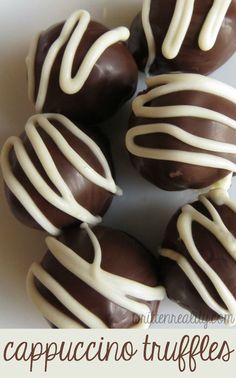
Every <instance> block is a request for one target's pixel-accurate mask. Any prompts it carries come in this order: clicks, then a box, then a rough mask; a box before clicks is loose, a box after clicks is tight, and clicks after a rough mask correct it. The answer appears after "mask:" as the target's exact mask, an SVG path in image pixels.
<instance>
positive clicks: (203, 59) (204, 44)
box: [129, 0, 236, 74]
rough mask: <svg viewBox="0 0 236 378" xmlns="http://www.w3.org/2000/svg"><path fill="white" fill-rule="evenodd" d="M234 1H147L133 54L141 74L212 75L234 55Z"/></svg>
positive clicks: (135, 30)
mask: <svg viewBox="0 0 236 378" xmlns="http://www.w3.org/2000/svg"><path fill="white" fill-rule="evenodd" d="M235 40H236V0H222V1H218V0H204V1H202V0H144V1H143V9H142V12H141V13H139V14H138V15H137V17H136V18H135V19H134V21H133V24H132V26H131V36H130V39H129V49H130V51H131V53H132V54H133V56H134V58H135V60H136V62H137V64H138V67H139V68H140V69H141V70H142V71H146V72H147V73H148V72H150V73H151V74H157V73H160V72H161V71H162V72H164V71H185V72H195V73H200V74H208V73H210V72H213V71H214V70H216V69H217V68H218V67H220V66H222V65H223V64H224V63H225V62H226V61H227V60H228V59H229V58H230V57H231V56H232V55H233V53H234V52H235V51H236V43H235Z"/></svg>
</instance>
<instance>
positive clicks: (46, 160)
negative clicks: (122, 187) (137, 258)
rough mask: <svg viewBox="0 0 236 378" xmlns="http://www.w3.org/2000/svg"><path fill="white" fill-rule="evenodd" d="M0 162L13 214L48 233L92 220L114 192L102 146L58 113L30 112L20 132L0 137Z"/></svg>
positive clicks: (106, 206)
mask: <svg viewBox="0 0 236 378" xmlns="http://www.w3.org/2000/svg"><path fill="white" fill-rule="evenodd" d="M90 134H91V133H90ZM95 135H96V136H97V137H98V134H97V133H93V136H95ZM99 140H100V141H101V140H102V139H101V137H100V138H99ZM1 168H2V173H3V177H4V180H5V183H6V194H7V199H8V202H9V204H10V207H11V209H12V211H13V213H14V214H15V216H16V217H17V218H18V219H19V220H20V221H22V222H23V223H24V224H26V225H28V226H30V227H34V228H39V229H44V230H46V231H47V232H48V233H50V234H54V235H56V234H58V233H59V231H60V229H62V228H63V227H66V226H69V225H70V224H73V223H75V222H80V223H81V222H88V223H90V224H96V223H98V222H99V221H100V220H101V219H100V217H99V215H103V214H104V213H105V211H106V210H107V208H108V207H109V205H110V203H111V200H112V197H113V194H119V188H117V187H116V185H115V182H114V180H113V178H112V175H111V171H110V168H109V165H108V162H107V160H106V158H105V156H104V154H103V153H102V150H101V149H100V148H99V147H98V145H97V144H96V143H95V142H94V141H93V140H92V139H91V138H90V137H89V136H88V135H87V134H85V133H84V132H83V131H82V130H80V129H79V128H78V127H77V126H76V125H75V124H74V123H72V122H71V121H70V120H69V119H67V118H66V117H65V116H62V115H60V114H45V115H43V114H39V115H34V116H33V117H31V118H30V119H29V121H28V122H27V124H26V127H25V131H24V132H23V134H22V135H21V137H20V138H18V137H11V138H9V139H8V140H7V142H6V143H5V145H4V147H3V149H2V152H1Z"/></svg>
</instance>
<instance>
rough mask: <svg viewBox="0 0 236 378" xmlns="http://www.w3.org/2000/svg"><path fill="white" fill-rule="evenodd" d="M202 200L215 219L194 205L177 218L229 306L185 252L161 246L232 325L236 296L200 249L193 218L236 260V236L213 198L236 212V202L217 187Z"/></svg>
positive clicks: (198, 260)
mask: <svg viewBox="0 0 236 378" xmlns="http://www.w3.org/2000/svg"><path fill="white" fill-rule="evenodd" d="M199 201H200V202H201V203H202V204H203V205H204V206H205V207H206V209H207V210H208V212H209V213H210V215H211V217H212V220H211V219H209V218H208V217H206V216H205V215H203V214H202V213H201V212H199V211H197V210H196V209H194V207H193V206H191V205H186V206H184V207H183V209H182V212H181V214H180V216H179V218H178V221H177V229H178V233H179V238H180V239H181V240H182V241H183V243H184V244H185V246H186V249H187V251H188V252H189V254H190V256H191V257H192V258H193V260H194V261H195V262H196V264H197V265H198V266H199V267H200V268H201V270H202V271H203V272H204V273H205V274H206V275H207V277H208V278H209V279H210V281H211V282H212V284H213V285H214V287H215V289H216V291H217V292H218V294H219V296H220V298H221V299H222V301H223V302H224V304H225V308H223V307H222V306H220V305H219V304H218V303H217V302H216V301H215V299H214V298H213V297H212V296H211V295H210V293H209V292H208V290H207V288H206V287H205V286H204V284H203V282H202V281H201V279H200V278H199V276H198V275H197V273H196V272H195V270H194V269H193V267H192V266H191V264H190V263H189V262H188V260H187V259H186V258H185V257H184V256H182V255H181V254H180V253H178V252H176V251H173V250H170V249H165V248H163V249H161V251H160V254H161V255H162V256H164V257H166V258H169V259H171V260H173V261H176V263H177V264H178V265H179V266H180V268H181V269H182V270H183V271H184V273H185V274H186V275H187V277H188V278H189V280H190V281H191V282H192V284H193V285H194V287H195V288H196V290H197V291H198V293H199V295H200V296H201V298H202V299H203V301H204V302H205V303H206V304H207V305H208V306H209V307H210V308H211V309H212V310H213V311H215V312H216V313H217V314H219V315H220V316H222V317H224V318H225V321H226V323H228V324H229V325H234V324H236V299H235V298H234V296H233V294H232V293H231V292H230V290H229V289H228V287H227V286H226V285H225V284H224V282H223V281H222V279H221V278H220V277H219V275H218V274H217V273H216V272H215V271H214V270H213V269H212V268H211V267H210V265H209V264H208V263H207V262H206V261H205V259H204V258H203V257H202V256H201V254H200V252H199V251H198V249H197V247H196V244H195V242H194V238H193V234H192V224H193V222H197V223H198V224H200V225H201V226H203V227H204V228H205V229H207V230H208V231H209V232H210V233H211V234H212V235H214V236H215V238H216V239H217V240H218V241H219V242H220V244H221V245H222V246H223V247H224V248H225V253H228V254H229V255H230V256H231V257H232V258H233V259H234V261H236V239H235V237H234V236H233V235H232V234H231V233H230V231H229V230H228V229H227V228H226V226H225V225H224V223H223V221H222V219H221V217H220V215H219V213H218V212H217V210H216V209H215V207H214V206H213V204H212V203H211V202H213V203H215V204H216V205H218V206H221V205H226V206H228V207H229V208H230V209H231V210H232V211H233V212H234V213H236V204H235V203H233V202H232V201H231V200H230V198H229V195H228V193H227V192H226V191H224V190H221V189H215V190H213V191H210V192H209V193H208V194H207V195H202V196H200V197H199Z"/></svg>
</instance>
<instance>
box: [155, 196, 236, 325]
mask: <svg viewBox="0 0 236 378" xmlns="http://www.w3.org/2000/svg"><path fill="white" fill-rule="evenodd" d="M235 238H236V204H235V203H233V202H232V201H231V200H230V198H229V195H228V193H227V192H226V191H224V190H222V189H215V190H213V191H210V192H209V193H208V194H206V195H201V196H200V197H199V200H198V201H197V202H194V203H193V204H191V205H186V206H184V207H183V208H182V209H181V210H180V211H178V212H177V214H175V215H174V217H173V218H172V219H171V221H170V223H169V225H168V227H167V230H166V235H165V239H164V242H163V245H162V249H161V258H160V274H161V278H162V280H163V283H164V285H165V288H166V291H167V295H168V297H169V298H170V299H172V300H174V301H176V302H177V303H178V304H180V305H181V306H183V307H185V308H186V309H188V310H189V311H191V313H192V314H194V315H195V316H197V317H198V318H201V319H203V320H206V321H210V320H216V319H219V318H224V319H225V321H226V322H227V323H229V324H231V325H233V324H236V239H235Z"/></svg>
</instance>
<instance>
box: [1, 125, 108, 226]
mask: <svg viewBox="0 0 236 378" xmlns="http://www.w3.org/2000/svg"><path fill="white" fill-rule="evenodd" d="M51 122H52V123H53V125H54V126H56V128H57V130H59V131H60V132H61V134H62V135H63V137H64V138H65V139H66V140H67V142H68V143H69V145H70V146H71V147H72V148H73V149H74V150H75V151H76V152H77V153H78V154H79V155H80V156H81V157H82V159H84V160H85V161H86V162H87V163H88V164H89V165H90V166H91V167H92V168H93V169H94V170H95V171H96V172H98V173H99V174H101V175H104V171H103V167H102V166H101V164H100V162H99V161H98V158H97V157H96V156H95V155H94V153H93V151H92V150H90V148H89V147H88V146H87V145H85V144H84V143H83V142H82V141H81V140H79V139H78V138H76V137H75V136H74V135H73V134H72V133H71V132H70V131H69V130H67V129H66V128H65V127H64V126H62V125H61V124H60V123H59V122H57V121H55V120H54V121H53V120H52V121H51ZM38 131H39V134H40V136H41V137H42V139H43V141H44V143H45V145H46V147H47V148H48V151H49V153H50V155H51V157H52V158H53V160H54V163H55V165H56V167H57V169H58V171H59V173H60V174H61V176H62V177H63V179H64V180H65V182H66V183H67V185H68V187H69V189H70V190H71V192H72V194H73V196H74V198H75V199H76V200H77V202H78V203H79V204H81V206H83V207H84V208H86V209H87V210H89V211H90V212H91V213H92V214H94V215H103V214H104V213H105V212H106V210H107V209H108V207H109V205H110V203H111V201H112V197H113V195H112V194H111V193H109V192H108V191H107V190H105V189H103V188H101V187H99V186H97V185H95V184H93V183H92V182H91V181H89V180H88V179H87V178H85V177H84V176H82V175H81V174H80V173H79V172H78V171H77V170H76V169H75V168H74V167H73V166H72V164H71V163H70V162H69V161H68V160H67V159H66V157H65V156H64V155H63V154H62V152H61V151H60V150H59V149H58V147H57V146H56V144H55V143H54V142H53V140H52V139H51V138H50V137H49V135H48V134H47V133H46V132H45V131H44V130H43V129H41V128H38ZM89 136H90V137H93V139H94V140H95V141H96V142H97V143H98V145H99V146H100V147H101V149H102V150H103V152H104V153H105V155H107V157H108V158H109V159H110V153H109V146H108V143H107V141H106V139H105V137H104V136H103V135H101V134H99V133H97V132H90V133H89ZM21 139H22V141H23V144H24V146H25V149H26V151H27V153H28V155H29V157H30V159H31V161H32V163H33V164H34V166H35V168H36V169H37V170H38V172H39V173H40V175H41V176H42V177H43V179H44V180H45V181H46V182H47V184H48V185H49V186H50V187H51V188H52V189H53V190H54V191H55V192H56V193H58V190H57V188H55V187H54V185H53V184H52V183H51V181H50V180H49V178H48V177H47V175H46V173H45V170H44V169H43V167H42V165H41V163H40V162H39V159H38V157H37V155H36V153H35V151H34V149H33V147H32V145H31V143H30V141H29V139H28V138H27V137H26V134H25V132H23V134H22V135H21ZM10 162H11V167H12V171H13V173H14V175H15V177H16V178H17V179H18V180H19V182H20V183H21V184H22V185H23V187H24V188H25V189H26V191H27V192H28V193H29V194H30V196H31V198H32V199H33V201H34V202H35V204H36V205H37V206H38V207H39V209H40V210H41V211H42V212H43V214H45V215H46V217H47V218H48V219H49V220H50V222H51V223H52V224H53V225H55V226H56V227H57V228H59V229H61V228H63V227H66V226H69V225H70V224H73V223H75V222H79V221H78V220H77V219H75V218H73V217H71V216H70V215H68V214H66V213H65V212H63V211H61V210H59V209H57V208H56V207H55V206H53V205H52V204H50V203H49V202H48V201H47V200H46V199H44V198H43V197H42V196H41V195H40V194H39V192H38V191H37V190H36V189H35V187H34V186H33V185H32V183H31V182H30V180H29V179H28V178H27V176H26V175H25V173H24V171H23V170H22V168H21V166H20V164H19V162H18V160H17V158H16V155H15V152H14V151H13V150H12V151H11V153H10ZM5 191H6V196H7V200H8V203H9V205H10V207H11V210H12V212H13V214H14V215H15V216H16V218H17V219H18V220H20V221H21V222H22V223H24V224H25V225H27V226H29V227H33V228H36V229H41V227H40V226H39V225H38V224H37V223H36V221H35V220H34V219H33V218H32V217H31V216H30V215H29V214H28V212H27V211H26V210H25V208H24V207H23V206H22V205H21V203H20V202H19V201H18V200H17V199H16V197H15V196H14V195H13V194H12V192H11V191H10V190H9V189H8V187H6V186H5Z"/></svg>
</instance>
